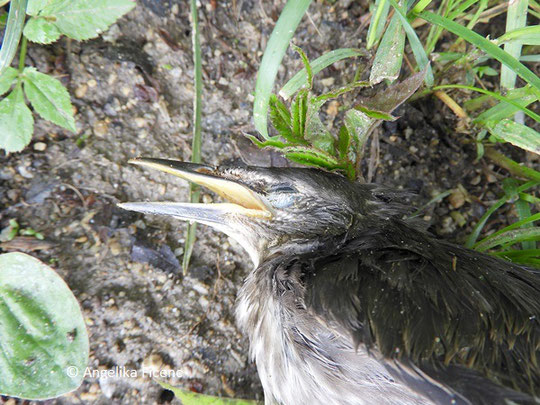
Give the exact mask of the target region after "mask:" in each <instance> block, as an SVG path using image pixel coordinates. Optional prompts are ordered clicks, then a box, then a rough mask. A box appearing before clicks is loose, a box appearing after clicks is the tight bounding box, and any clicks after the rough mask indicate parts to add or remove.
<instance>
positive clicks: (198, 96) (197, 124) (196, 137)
mask: <svg viewBox="0 0 540 405" xmlns="http://www.w3.org/2000/svg"><path fill="white" fill-rule="evenodd" d="M190 9H191V25H192V32H191V35H192V37H191V39H192V45H193V64H194V80H195V95H194V97H193V140H192V144H191V161H192V162H193V163H200V162H201V107H202V85H203V83H202V61H201V44H200V41H199V18H198V14H197V1H196V0H190ZM189 193H190V201H191V202H192V203H197V202H199V197H200V190H199V187H198V186H197V185H194V184H191V185H190V186H189ZM196 229H197V223H196V222H193V223H188V225H187V229H186V241H185V244H184V256H183V258H182V268H183V270H184V274H186V273H187V270H188V267H189V261H190V259H191V253H192V252H193V245H194V243H195V232H196Z"/></svg>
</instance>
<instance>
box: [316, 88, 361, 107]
mask: <svg viewBox="0 0 540 405" xmlns="http://www.w3.org/2000/svg"><path fill="white" fill-rule="evenodd" d="M369 85H370V83H369V82H362V81H358V82H353V83H350V84H347V85H345V86H343V87H340V88H338V89H336V90H332V91H329V92H328V93H324V94H321V95H320V96H317V97H315V98H314V100H315V101H316V102H317V103H319V106H318V107H317V108H320V107H322V105H323V104H324V103H326V102H327V101H328V100H331V99H333V98H337V97H339V96H342V95H343V94H345V93H349V92H351V91H353V90H355V89H357V88H359V87H367V86H369ZM311 102H312V103H313V100H312V101H311Z"/></svg>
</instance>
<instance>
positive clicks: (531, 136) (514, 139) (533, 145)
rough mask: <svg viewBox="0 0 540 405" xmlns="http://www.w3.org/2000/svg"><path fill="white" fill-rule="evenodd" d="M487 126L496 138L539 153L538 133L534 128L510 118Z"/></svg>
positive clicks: (539, 137)
mask: <svg viewBox="0 0 540 405" xmlns="http://www.w3.org/2000/svg"><path fill="white" fill-rule="evenodd" d="M487 126H488V128H489V130H490V132H491V133H492V134H493V135H494V136H496V137H497V138H499V139H502V140H503V141H505V142H509V143H511V144H512V145H515V146H517V147H519V148H521V149H525V150H528V151H530V152H533V153H536V154H540V134H539V133H538V132H536V131H535V130H534V129H532V128H529V127H527V126H525V125H523V124H519V123H517V122H514V121H512V120H510V119H504V120H502V121H500V122H499V123H498V124H496V125H490V124H489V123H488V124H487Z"/></svg>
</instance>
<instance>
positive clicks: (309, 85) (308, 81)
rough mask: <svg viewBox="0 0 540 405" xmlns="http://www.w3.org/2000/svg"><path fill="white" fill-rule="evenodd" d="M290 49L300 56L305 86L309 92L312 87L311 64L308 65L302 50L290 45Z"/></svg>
mask: <svg viewBox="0 0 540 405" xmlns="http://www.w3.org/2000/svg"><path fill="white" fill-rule="evenodd" d="M292 48H293V49H294V50H295V51H296V53H298V55H300V58H301V59H302V63H303V64H304V69H306V84H307V89H309V90H311V88H312V87H313V70H312V69H311V64H310V63H309V59H308V57H307V56H306V53H305V52H304V51H303V50H302V48H300V47H298V46H296V45H294V44H293V45H292Z"/></svg>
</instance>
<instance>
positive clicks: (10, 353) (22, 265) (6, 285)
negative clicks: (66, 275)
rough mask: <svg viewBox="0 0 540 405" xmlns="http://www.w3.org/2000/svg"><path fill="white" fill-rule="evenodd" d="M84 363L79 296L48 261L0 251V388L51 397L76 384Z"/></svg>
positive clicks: (5, 391) (11, 392)
mask: <svg viewBox="0 0 540 405" xmlns="http://www.w3.org/2000/svg"><path fill="white" fill-rule="evenodd" d="M87 363H88V335H87V333H86V327H85V325H84V321H83V318H82V314H81V309H80V307H79V304H78V303H77V300H76V299H75V297H74V296H73V294H72V293H71V291H70V289H69V287H68V286H67V285H66V283H65V282H64V281H63V280H62V278H60V276H58V275H57V274H56V273H55V272H54V271H53V270H52V269H51V268H50V267H48V266H46V265H45V264H43V263H42V262H40V261H39V260H37V259H35V258H33V257H32V256H29V255H26V254H24V253H6V254H3V255H0V394H2V395H9V396H13V397H20V398H27V399H46V398H54V397H57V396H59V395H62V394H65V393H66V392H69V391H72V390H74V389H76V388H77V387H78V386H79V385H80V384H81V381H82V378H83V375H84V370H85V368H86V365H87Z"/></svg>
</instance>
